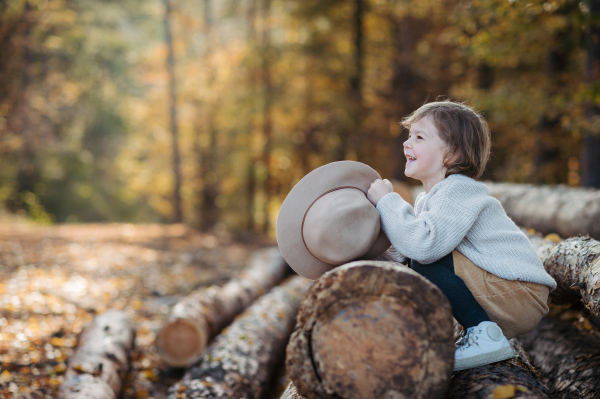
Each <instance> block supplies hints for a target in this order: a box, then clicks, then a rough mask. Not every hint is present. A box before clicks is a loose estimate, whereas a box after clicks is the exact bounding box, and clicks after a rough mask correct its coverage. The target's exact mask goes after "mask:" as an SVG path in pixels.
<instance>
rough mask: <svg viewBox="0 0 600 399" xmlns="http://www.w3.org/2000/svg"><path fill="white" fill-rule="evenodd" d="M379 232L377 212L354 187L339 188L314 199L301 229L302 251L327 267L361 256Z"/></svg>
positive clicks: (363, 194) (362, 193)
mask: <svg viewBox="0 0 600 399" xmlns="http://www.w3.org/2000/svg"><path fill="white" fill-rule="evenodd" d="M379 232H380V221H379V212H377V209H375V207H374V206H373V204H372V203H371V202H370V201H369V200H368V199H367V197H366V195H365V193H364V192H363V191H362V190H360V189H357V188H341V189H339V190H335V191H332V192H330V193H327V194H325V195H323V196H322V197H320V198H318V199H317V200H316V201H315V202H314V203H313V204H312V206H311V207H310V208H309V209H308V210H307V212H306V215H305V217H304V225H303V227H302V236H303V239H304V243H305V245H306V248H307V249H308V250H309V251H310V253H311V254H313V256H315V257H316V258H318V259H320V260H322V261H323V262H327V263H329V264H331V265H341V264H344V263H346V262H349V261H352V260H355V259H358V258H360V257H361V256H363V255H365V254H366V253H367V252H368V251H369V249H371V247H372V246H373V244H374V242H375V240H376V239H377V237H378V235H379Z"/></svg>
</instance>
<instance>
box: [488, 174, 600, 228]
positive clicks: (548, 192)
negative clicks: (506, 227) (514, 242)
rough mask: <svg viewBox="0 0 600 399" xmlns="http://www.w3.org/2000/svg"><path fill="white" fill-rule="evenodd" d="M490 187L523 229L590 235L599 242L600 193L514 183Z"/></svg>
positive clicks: (591, 190)
mask: <svg viewBox="0 0 600 399" xmlns="http://www.w3.org/2000/svg"><path fill="white" fill-rule="evenodd" d="M487 186H488V188H489V189H490V194H491V195H492V196H494V197H496V198H497V199H498V200H499V201H500V202H501V203H502V206H503V207H504V210H505V211H506V213H507V214H508V216H510V217H511V219H512V220H514V221H515V223H517V224H518V225H520V226H523V227H528V228H532V229H535V230H537V231H539V232H541V233H542V234H549V233H557V234H560V235H561V236H563V237H573V236H576V235H578V234H583V235H585V234H588V235H590V236H591V237H592V238H595V239H600V190H594V189H586V188H571V187H567V186H534V185H531V184H511V183H487Z"/></svg>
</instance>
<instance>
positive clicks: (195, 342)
mask: <svg viewBox="0 0 600 399" xmlns="http://www.w3.org/2000/svg"><path fill="white" fill-rule="evenodd" d="M288 271H289V267H288V266H287V264H286V263H285V260H284V259H283V256H281V253H280V252H279V249H278V248H277V247H273V248H269V249H266V250H261V251H258V252H257V253H255V254H254V255H253V257H252V259H251V260H250V264H249V266H248V268H247V269H246V270H244V271H242V272H241V273H240V274H239V275H237V276H236V277H235V278H234V279H233V280H232V281H230V282H228V283H227V284H225V285H224V286H223V287H216V286H212V287H209V288H207V289H200V290H197V291H195V292H193V293H192V294H190V295H188V296H187V297H185V298H184V299H182V300H181V301H180V302H179V303H177V304H176V305H175V306H174V307H173V309H172V310H171V313H170V314H169V317H168V321H167V323H166V325H165V326H164V327H163V328H162V329H161V331H160V332H159V334H158V335H157V338H156V347H157V349H158V352H159V354H160V355H161V357H162V359H163V361H164V362H165V363H167V364H169V365H171V366H175V367H183V366H187V365H188V364H189V363H190V362H191V361H192V360H194V359H195V358H196V357H197V356H198V355H199V354H200V353H202V351H203V350H204V348H206V345H207V344H208V341H209V340H210V339H211V338H213V337H214V336H215V335H217V334H218V333H219V331H221V329H223V328H224V327H225V326H227V325H228V324H229V323H231V321H232V320H233V318H234V317H235V316H236V315H238V314H239V313H240V312H242V311H243V310H244V309H245V308H246V307H247V306H248V305H250V303H252V301H254V300H255V299H256V298H258V297H259V296H261V295H263V294H264V293H265V292H266V291H268V290H269V289H271V288H272V287H273V286H275V285H276V284H278V283H279V282H281V280H282V279H283V278H284V277H285V275H286V273H287V272H288Z"/></svg>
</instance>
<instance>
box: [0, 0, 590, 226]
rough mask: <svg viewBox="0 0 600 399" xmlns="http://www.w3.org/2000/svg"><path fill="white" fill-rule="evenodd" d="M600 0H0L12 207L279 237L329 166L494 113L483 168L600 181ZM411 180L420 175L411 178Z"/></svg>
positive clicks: (396, 168) (2, 146)
mask: <svg viewBox="0 0 600 399" xmlns="http://www.w3.org/2000/svg"><path fill="white" fill-rule="evenodd" d="M599 9H600V1H598V0H594V1H592V0H588V1H586V2H580V1H572V0H555V1H538V0H531V1H523V0H470V1H469V0H461V1H454V0H403V1H400V0H396V1H390V0H0V208H1V212H3V213H4V215H11V214H18V215H23V216H26V217H28V218H30V219H34V220H37V221H41V222H44V223H55V222H103V221H123V222H125V221H127V222H181V221H183V222H185V223H187V224H189V225H190V226H193V227H197V228H200V229H213V228H214V229H226V230H229V231H258V232H270V233H272V232H273V229H274V222H275V219H276V216H277V212H278V209H279V206H280V204H281V202H282V201H283V199H284V198H285V196H286V194H287V193H288V192H289V190H290V189H291V188H292V187H293V185H294V184H295V182H297V181H298V180H299V179H300V178H302V177H303V176H304V175H305V174H306V173H308V172H310V171H311V170H312V169H314V168H316V167H318V166H321V165H323V164H326V163H328V162H332V161H336V160H342V159H351V160H358V161H361V162H365V163H367V164H369V165H371V166H372V167H374V168H375V169H377V170H378V171H379V173H380V174H381V175H382V176H384V177H386V178H394V179H398V180H406V178H405V177H404V174H403V170H404V163H405V158H404V156H403V154H402V142H403V141H404V140H405V139H406V132H405V131H402V129H401V128H400V125H399V123H398V122H399V121H400V119H401V118H402V116H404V115H406V114H408V113H410V112H411V111H413V110H414V109H416V108H418V107H419V106H420V105H421V104H423V103H424V102H425V101H431V100H434V99H436V98H438V97H439V96H442V97H441V98H452V99H455V100H458V101H465V102H467V103H468V104H470V105H472V106H474V107H476V108H477V109H479V110H482V111H483V113H484V115H485V116H486V117H487V119H488V121H489V123H490V126H491V128H492V132H493V142H494V147H493V158H492V161H491V164H490V165H489V166H488V170H487V172H486V175H485V176H484V179H490V180H493V181H506V182H530V183H543V184H568V185H571V186H590V187H600V135H599V132H600V111H599V108H598V107H599V106H600V73H599V71H600V68H599V65H600V45H599V44H598V41H599V38H600V20H599V18H598V14H599V12H598V10H599ZM408 183H409V184H416V183H417V182H415V181H411V182H408Z"/></svg>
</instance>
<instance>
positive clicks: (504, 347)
mask: <svg viewBox="0 0 600 399" xmlns="http://www.w3.org/2000/svg"><path fill="white" fill-rule="evenodd" d="M402 125H403V126H404V127H406V128H408V129H409V130H410V132H409V137H408V140H407V141H406V142H404V155H405V156H406V159H407V163H406V170H405V174H406V176H409V177H412V178H414V179H418V180H420V181H421V182H422V183H423V187H424V188H425V192H424V193H421V194H420V195H419V196H418V197H417V199H416V201H415V207H414V209H413V207H412V206H411V205H410V204H408V203H407V202H406V201H404V200H403V199H402V198H401V197H400V196H399V195H398V194H396V193H394V192H393V189H392V184H391V183H390V182H389V181H388V180H380V179H377V180H375V182H374V183H373V184H372V185H371V187H370V189H369V192H368V198H369V200H371V202H372V203H373V204H375V205H376V207H377V210H378V211H379V214H380V216H381V223H382V226H383V230H384V231H385V233H386V234H387V236H388V238H389V239H390V242H391V244H392V248H390V250H389V251H388V254H389V255H391V256H392V257H394V259H395V260H397V261H399V262H402V263H406V261H408V262H409V266H410V267H411V268H412V269H413V270H415V271H416V272H418V273H420V274H422V275H423V276H425V277H426V278H428V279H429V280H431V281H432V282H433V283H434V284H436V285H437V286H438V287H439V288H440V289H441V290H442V292H444V294H445V295H446V296H447V297H448V299H449V301H450V304H451V306H452V313H453V315H454V317H455V319H456V320H457V321H458V322H459V323H460V324H461V325H462V326H463V327H465V328H466V329H467V335H466V336H465V337H464V338H463V339H462V340H461V341H459V342H458V343H457V349H456V353H455V356H454V357H455V365H454V370H455V371H456V370H463V369H467V368H472V367H476V366H480V365H484V364H489V363H492V362H497V361H500V360H505V359H509V358H511V357H514V356H515V354H514V352H513V350H512V348H511V347H510V344H509V342H508V340H507V338H508V339H510V338H512V337H515V336H517V335H520V334H523V333H525V332H527V331H529V330H531V329H533V328H534V327H535V326H536V325H537V324H538V323H539V321H540V319H541V318H542V317H543V316H545V315H546V314H547V313H548V306H547V301H548V294H549V292H550V291H551V290H553V289H554V288H556V282H555V281H554V280H553V279H552V277H550V276H549V275H548V274H547V273H546V271H545V270H544V267H543V265H542V263H541V261H540V258H539V257H538V255H537V254H536V252H535V250H534V248H533V246H532V245H531V243H530V242H529V240H528V239H527V237H526V236H525V234H523V233H522V232H521V230H520V229H519V228H518V227H517V226H516V225H515V224H514V222H513V221H512V220H511V219H510V218H509V217H508V216H507V215H506V213H505V212H504V209H503V208H502V205H500V202H498V201H497V200H496V199H495V198H493V197H491V196H490V195H489V193H488V189H487V187H486V186H485V185H484V184H482V183H479V182H477V181H476V180H475V179H477V178H479V177H480V176H481V175H482V173H483V170H484V168H485V164H486V163H487V161H488V158H489V154H490V147H491V139H490V131H489V128H488V126H487V123H486V121H485V119H483V117H482V116H481V115H479V114H478V113H477V112H475V111H474V110H473V109H471V108H469V107H467V106H466V105H464V104H459V103H454V102H450V101H444V102H433V103H428V104H425V105H423V106H422V107H420V108H419V109H417V110H416V111H415V112H413V113H412V114H411V115H409V116H407V117H406V118H404V119H403V120H402Z"/></svg>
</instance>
